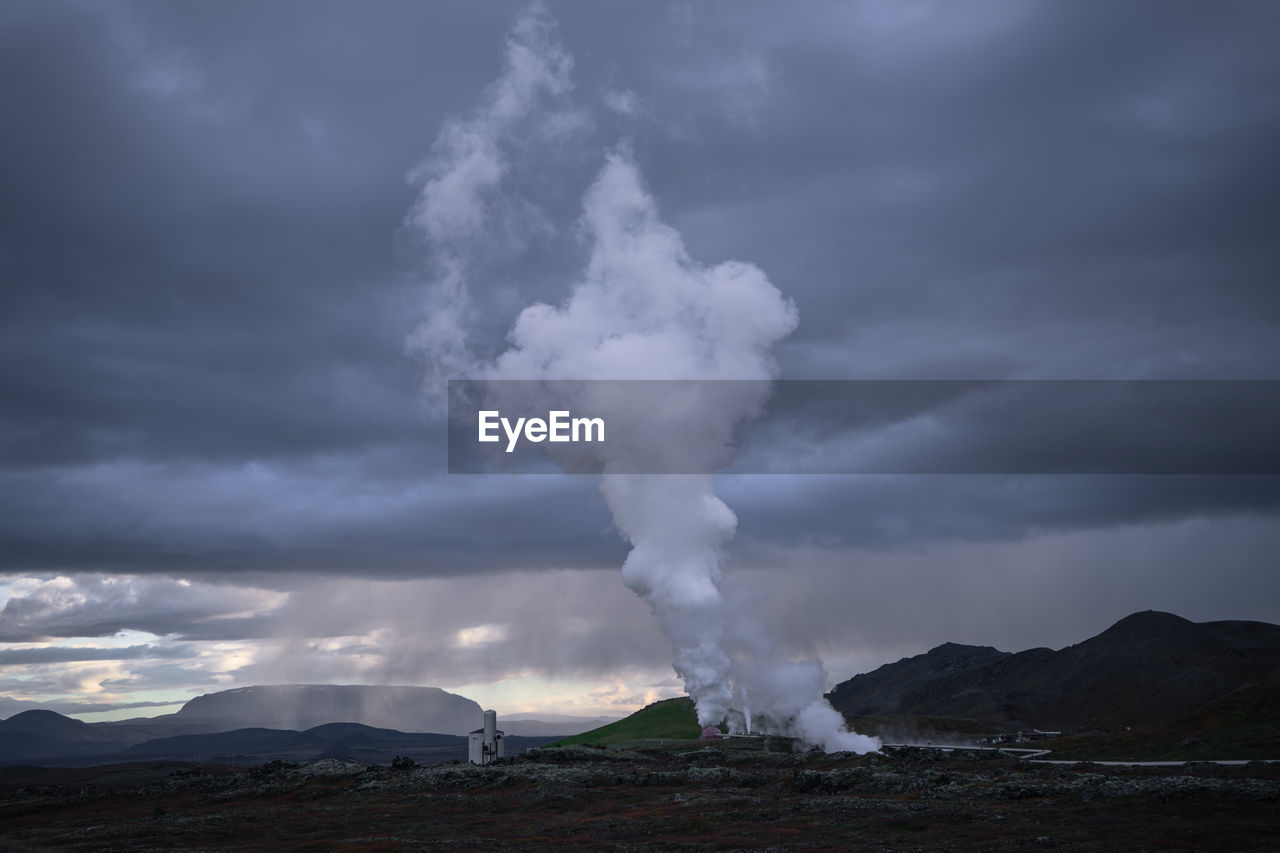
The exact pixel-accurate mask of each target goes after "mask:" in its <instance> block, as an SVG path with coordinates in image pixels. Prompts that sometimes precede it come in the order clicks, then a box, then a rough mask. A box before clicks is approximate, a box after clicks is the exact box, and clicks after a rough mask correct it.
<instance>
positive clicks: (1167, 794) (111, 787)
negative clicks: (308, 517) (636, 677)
mask: <svg viewBox="0 0 1280 853" xmlns="http://www.w3.org/2000/svg"><path fill="white" fill-rule="evenodd" d="M399 764H400V766H399V767H397V768H396V769H392V768H389V767H385V766H369V765H365V764H360V763H356V762H348V761H341V760H336V759H327V760H324V761H320V762H316V763H311V764H301V763H290V762H274V763H270V764H266V765H262V766H260V767H256V768H252V769H247V770H245V769H241V770H238V771H237V770H232V769H231V768H227V767H224V766H214V765H195V764H173V763H155V764H133V765H123V766H116V767H98V768H81V769H75V770H53V769H47V768H45V769H32V768H28V769H21V768H10V769H7V770H4V771H0V827H2V829H0V835H3V839H2V840H0V850H27V849H31V850H44V849H56V850H86V851H89V850H92V851H98V850H104V849H131V850H160V849H184V850H225V849H262V850H328V849H360V850H401V849H417V848H420V847H423V846H431V847H437V846H438V847H446V848H448V849H457V850H493V849H543V848H547V847H551V846H556V847H560V848H569V849H627V850H667V849H672V848H687V849H700V848H702V849H747V850H759V849H781V848H786V849H812V850H844V849H876V850H920V849H928V850H938V849H984V850H1025V849H1055V848H1056V849H1084V850H1115V849H1126V850H1167V849H1168V850H1171V849H1188V848H1194V849H1221V850H1233V851H1238V850H1275V849H1278V848H1280V820H1278V819H1277V815H1278V814H1280V767H1277V766H1275V765H1267V764H1261V763H1253V764H1249V765H1242V766H1233V767H1225V766H1215V765H1208V764H1199V765H1197V764H1192V765H1187V766H1184V767H1110V766H1108V767H1103V766H1098V765H1090V764H1080V765H1048V764H1031V763H1027V762H1026V761H1022V760H1019V759H1017V758H1014V757H1010V756H1008V755H1005V754H1002V753H999V752H994V751H956V752H944V751H941V750H934V749H921V748H908V749H902V750H898V751H895V752H891V753H889V754H886V755H876V754H873V755H866V756H853V755H848V754H836V755H823V754H820V753H797V752H768V751H760V750H742V749H735V748H733V746H732V745H731V744H725V745H716V746H704V747H700V748H693V749H689V748H688V746H687V745H686V747H685V748H684V749H683V750H681V749H671V750H660V749H634V750H620V751H618V750H604V749H594V748H587V747H572V748H557V749H544V750H537V751H533V752H531V753H528V754H526V755H523V756H520V757H518V758H514V759H506V760H504V761H502V762H500V763H498V764H496V765H493V766H489V767H483V768H482V767H473V766H470V765H466V764H440V765H432V766H427V767H407V766H405V765H404V763H399Z"/></svg>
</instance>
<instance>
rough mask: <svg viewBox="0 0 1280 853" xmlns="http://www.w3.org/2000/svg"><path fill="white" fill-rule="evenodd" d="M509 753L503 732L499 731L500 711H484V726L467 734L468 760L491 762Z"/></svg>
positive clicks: (480, 762) (474, 762) (483, 762)
mask: <svg viewBox="0 0 1280 853" xmlns="http://www.w3.org/2000/svg"><path fill="white" fill-rule="evenodd" d="M506 754H507V750H506V745H505V744H504V743H503V737H502V732H500V731H498V712H497V711H485V712H484V727H483V728H479V729H476V730H475V731H473V732H472V733H471V734H470V735H468V736H467V760H468V761H470V762H471V763H472V764H489V763H491V762H493V760H494V759H495V758H502V757H503V756H505V755H506Z"/></svg>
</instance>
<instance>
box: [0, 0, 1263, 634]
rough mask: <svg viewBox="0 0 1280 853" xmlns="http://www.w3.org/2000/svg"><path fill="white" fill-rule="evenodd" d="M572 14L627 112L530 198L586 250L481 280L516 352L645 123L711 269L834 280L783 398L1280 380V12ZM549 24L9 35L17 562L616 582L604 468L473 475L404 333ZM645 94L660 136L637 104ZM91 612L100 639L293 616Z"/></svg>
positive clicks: (6, 555) (319, 12)
mask: <svg viewBox="0 0 1280 853" xmlns="http://www.w3.org/2000/svg"><path fill="white" fill-rule="evenodd" d="M550 8H551V12H552V13H553V14H554V15H555V16H556V17H557V18H558V19H559V25H560V30H561V33H562V37H563V41H564V43H565V45H566V48H567V49H568V50H569V51H570V52H571V53H573V54H574V57H575V62H576V66H575V71H574V75H573V77H574V80H575V84H576V87H577V88H576V91H575V93H574V98H575V99H577V103H579V104H580V105H584V106H586V107H589V108H590V110H591V115H592V121H591V123H590V124H589V126H586V127H585V128H584V129H583V131H582V135H581V136H580V138H578V139H577V140H576V141H575V142H573V143H572V144H569V145H566V147H565V149H564V150H563V151H559V152H557V154H556V157H555V158H554V159H553V160H552V161H548V164H547V166H546V168H545V169H544V170H542V171H540V172H537V173H536V174H537V175H538V177H537V178H536V179H528V180H529V181H530V183H529V184H528V185H527V186H524V185H522V186H521V187H520V189H521V191H522V192H526V193H527V194H529V195H530V196H531V197H532V196H536V197H537V198H538V201H539V203H540V204H541V205H542V212H543V213H544V214H545V215H546V216H547V218H548V219H549V220H550V221H553V222H555V223H557V224H558V230H556V231H554V232H553V233H549V234H548V235H547V236H546V239H545V241H533V242H532V243H529V244H528V245H526V246H524V248H523V250H521V251H518V252H517V251H514V250H510V249H509V247H507V248H503V249H495V251H494V252H493V253H492V256H491V257H487V258H484V259H482V260H483V264H482V268H481V271H482V273H483V275H479V276H477V277H476V282H475V286H474V297H475V299H476V302H477V312H478V314H479V324H480V329H481V332H482V334H483V335H484V336H486V339H485V340H484V341H482V342H481V345H482V348H484V347H491V346H493V345H496V344H497V343H498V342H499V341H500V338H501V335H502V334H504V333H505V331H506V329H507V328H508V327H509V325H510V322H511V320H512V319H513V318H514V317H515V315H516V314H517V313H518V311H519V310H520V308H522V307H523V306H524V305H526V304H528V303H529V302H531V301H533V300H534V299H546V300H550V301H552V302H555V301H557V300H559V299H561V298H563V297H564V296H565V294H566V293H567V291H568V286H569V283H570V282H571V281H572V280H573V278H574V276H576V275H577V273H578V271H579V269H580V264H581V260H582V251H583V247H582V246H581V245H580V243H578V242H577V237H576V234H575V231H574V228H573V220H574V219H575V218H576V216H577V215H578V211H579V198H580V196H581V192H582V190H583V188H585V186H586V184H587V182H588V181H589V180H590V177H591V175H592V174H593V173H594V171H595V170H596V169H597V168H598V167H599V164H600V159H601V157H602V153H601V152H602V150H603V146H605V145H611V144H614V143H615V142H616V140H617V139H618V138H619V137H620V136H622V135H623V134H626V135H629V136H630V138H631V139H632V141H633V145H634V148H635V151H636V154H637V159H638V160H639V161H640V162H641V164H642V165H643V167H644V170H645V173H646V176H647V177H648V179H649V181H650V183H651V185H652V189H653V191H654V194H655V196H656V197H657V198H658V200H659V204H660V205H661V208H662V211H663V214H664V216H666V217H667V218H668V219H670V220H671V221H672V222H673V223H675V224H676V225H678V226H679V227H680V228H681V230H682V233H683V235H684V237H685V240H686V242H687V244H688V246H689V249H690V252H691V254H692V255H693V256H694V257H695V258H698V259H700V260H704V261H707V262H716V261H718V260H720V259H722V258H728V257H736V258H742V259H746V260H751V261H753V262H755V263H757V264H759V265H760V266H761V267H762V268H763V269H764V270H765V271H767V272H768V274H769V276H770V278H771V280H773V281H774V282H775V283H777V284H778V285H779V287H780V288H781V289H782V290H783V291H784V292H785V293H786V294H787V295H788V296H790V297H792V298H794V299H795V300H796V302H797V305H798V307H799V311H800V317H801V325H800V327H799V329H798V330H797V332H796V333H795V334H794V335H793V336H792V338H791V339H789V340H788V342H787V343H785V344H784V346H783V347H782V348H781V350H780V360H781V364H782V367H783V372H784V375H785V376H787V377H791V378H803V377H810V376H837V377H850V376H862V377H888V378H900V377H923V378H939V377H960V378H990V377H1071V378H1079V377H1091V378H1099V377H1100V378H1135V377H1214V378H1238V377H1266V378H1273V377H1274V376H1275V375H1276V370H1277V366H1280V360H1278V359H1277V355H1278V352H1280V348H1278V347H1277V344H1276V343H1275V341H1276V339H1277V338H1276V335H1275V328H1276V325H1277V322H1280V291H1277V289H1276V288H1275V287H1274V282H1275V281H1276V280H1280V258H1278V256H1277V249H1276V248H1275V241H1274V239H1273V236H1272V235H1274V234H1275V233H1276V232H1277V230H1278V228H1280V215H1278V207H1277V204H1278V203H1277V199H1280V184H1278V183H1277V181H1278V180H1280V178H1277V174H1280V173H1277V171H1276V170H1275V169H1274V168H1272V167H1271V160H1272V158H1273V155H1272V154H1271V151H1272V150H1273V149H1274V146H1275V143H1276V142H1277V141H1278V140H1280V101H1278V100H1277V95H1276V94H1275V93H1276V87H1275V86H1274V81H1275V80H1276V79H1277V78H1278V77H1280V60H1278V59H1277V58H1276V56H1275V52H1274V49H1273V45H1272V43H1271V42H1272V39H1271V38H1270V34H1271V33H1274V32H1275V31H1276V25H1277V24H1278V23H1280V20H1278V18H1280V12H1277V11H1276V10H1275V9H1274V8H1273V7H1270V6H1267V5H1262V4H1250V3H1238V4H1236V3H1221V4H1212V5H1210V4H1187V3H1161V4H1158V5H1151V4H1142V3H1125V4H1120V5H1115V4H1112V5H1110V6H1107V7H1105V8H1104V7H1094V6H1090V5H1079V4H1072V5H1067V4H1055V5H1051V4H1023V3H981V4H976V5H972V6H968V7H966V9H965V10H964V12H963V13H962V14H961V13H955V12H953V13H951V14H947V13H946V11H947V10H946V8H945V7H939V8H937V9H935V8H932V7H931V6H930V5H929V4H925V5H923V6H918V5H908V4H898V3H870V4H825V3H813V4H799V5H798V6H789V7H788V8H787V9H785V10H784V9H782V8H781V7H779V6H776V5H773V4H766V3H734V4H689V5H687V6H686V5H684V4H670V5H668V6H666V7H655V6H653V5H652V4H633V5H626V6H620V5H617V4H609V5H605V4H564V5H557V4H552V5H551V7H550ZM921 10H931V11H932V14H925V13H924V12H922V11H921ZM517 11H518V6H517V5H515V4H508V5H503V4H470V5H467V6H465V7H464V6H449V7H445V6H437V5H432V4H418V3H388V4H382V5H380V7H379V10H378V13H377V14H367V13H364V12H362V11H360V10H358V9H357V8H356V7H354V6H350V5H345V4H311V3H307V4H302V3H283V2H280V3H270V4H260V3H200V4H191V3H186V4H171V3H137V4H115V5H111V6H97V5H89V4H74V3H40V4H37V3H26V4H11V5H10V6H9V7H7V9H6V11H5V12H4V13H0V98H2V99H3V102H4V103H5V104H6V110H5V111H4V112H3V114H0V163H3V166H2V167H0V276H3V278H4V280H5V282H6V287H4V288H3V291H0V399H2V400H3V414H2V415H0V465H2V466H3V468H2V469H0V568H2V569H3V570H5V571H9V572H22V571H121V572H158V573H171V574H174V575H186V574H190V575H195V574H200V573H208V574H218V573H222V574H227V573H241V574H244V573H254V572H257V573H262V574H269V573H272V572H277V571H288V572H294V573H309V572H323V573H329V574H348V573H349V574H359V575H361V576H378V577H398V576H419V575H448V574H459V573H463V572H470V571H476V570H483V569H508V568H512V567H526V568H556V567H572V566H578V567H582V566H605V565H615V564H617V563H618V562H619V561H620V559H621V556H622V553H623V547H624V546H623V543H622V542H621V540H620V539H619V537H618V536H617V535H616V534H615V533H613V532H612V531H611V524H610V522H609V520H608V516H607V514H606V513H605V511H604V508H603V506H602V504H601V502H600V501H599V499H598V497H597V496H596V495H595V494H594V493H593V487H592V486H591V484H590V483H587V482H583V481H572V482H569V483H564V482H560V481H557V480H555V479H554V478H548V479H546V480H532V479H526V480H522V481H521V482H519V483H518V484H512V483H511V482H510V481H508V480H503V479H487V480H482V479H469V478H468V479H464V480H460V479H459V478H449V477H446V476H444V475H443V473H442V472H443V467H444V450H443V432H442V429H441V427H440V425H439V424H438V423H437V422H436V421H432V420H429V419H428V420H427V421H426V422H424V420H423V417H422V412H421V410H420V407H419V403H418V400H417V397H418V389H417V369H418V368H417V366H415V365H414V364H413V362H412V360H410V359H409V358H407V357H405V355H404V353H403V342H404V339H405V337H406V335H407V334H408V333H409V332H410V330H412V329H413V328H414V326H415V325H416V324H417V323H418V322H419V320H420V319H421V313H422V284H423V282H422V281H421V280H420V279H422V278H423V277H425V276H426V275H427V274H426V273H424V272H422V270H423V269H424V266H423V259H422V250H423V247H422V246H421V245H419V243H418V241H417V240H416V239H415V238H414V235H412V234H411V233H407V232H406V230H405V229H404V228H403V227H402V220H403V217H404V215H405V213H406V211H407V210H408V209H409V208H410V205H411V203H412V200H413V197H414V188H412V187H410V186H409V185H408V184H407V183H406V182H405V179H404V176H405V174H406V172H407V171H408V170H409V169H411V168H412V167H413V166H414V165H415V164H417V163H418V162H420V161H421V160H422V158H423V157H424V155H425V154H426V153H427V152H428V150H429V149H430V145H431V140H432V139H433V138H434V137H435V135H436V133H437V132H438V130H439V128H440V127H441V125H442V123H443V122H444V120H445V119H446V117H448V116H465V115H466V114H468V112H469V111H470V110H471V109H472V108H473V105H474V104H475V103H476V101H477V99H478V98H479V96H480V93H481V92H482V90H483V88H484V87H485V86H486V85H487V84H488V83H489V81H491V80H492V79H493V78H494V77H495V75H496V73H497V69H498V67H499V62H500V49H501V38H502V33H503V32H504V30H505V29H506V27H507V26H508V24H509V22H510V21H511V19H512V17H513V15H514V14H515V13H516V12H517ZM610 92H612V93H615V95H616V94H617V93H631V95H632V96H633V97H632V98H631V100H629V101H628V100H626V99H625V98H623V99H621V100H619V99H618V98H615V99H614V102H615V103H617V104H625V105H629V109H630V111H631V114H630V115H624V114H621V113H619V112H616V111H610V110H609V109H606V108H602V107H600V106H599V101H600V99H601V98H602V97H603V96H604V95H606V94H607V93H610ZM624 112H625V111H624ZM540 153H541V152H538V151H534V150H532V149H531V153H529V154H528V155H527V156H530V157H534V156H540ZM1043 414H1045V415H1046V416H1047V413H1043ZM763 452H765V453H766V454H767V452H768V449H767V448H765V449H764V451H763ZM728 488H729V498H728V499H729V502H730V504H731V505H733V506H734V508H735V509H736V510H737V511H738V513H739V516H740V518H741V521H742V524H741V536H742V537H743V539H742V543H743V547H744V548H745V547H748V546H750V547H756V546H760V545H767V544H769V543H776V542H784V543H794V542H797V541H801V542H803V541H822V542H827V543H831V544H840V543H844V544H863V543H872V544H885V543H889V542H899V543H901V542H911V541H917V540H921V539H930V538H946V537H961V538H977V539H981V538H988V537H990V538H1020V537H1022V536H1026V535H1030V534H1031V533H1033V532H1034V531H1038V530H1044V529H1053V528H1064V529H1080V528H1087V527H1105V526H1111V525H1117V524H1126V523H1132V522H1136V521H1146V520H1155V519H1175V518H1180V517H1188V516H1197V515H1217V514H1222V513H1227V512H1240V511H1247V512H1266V511H1274V509H1275V504H1276V490H1275V488H1274V487H1273V486H1271V485H1270V484H1269V483H1267V482H1263V481H1258V480H1252V481H1246V480H1238V479H1237V480H1226V479H1221V478H1219V479H1213V480H1209V479H1201V480H1194V481H1193V480H1189V479H1180V480H1162V481H1152V480H1144V479H1141V478H1128V479H1123V480H1108V481H1106V482H1099V481H1097V480H1092V479H1087V478H1085V479H1081V478H1061V479H1035V480H1033V481H1026V480H1017V479H1003V478H989V479H983V480H974V479H967V480H966V479H961V480H947V479H940V480H920V479H906V480H901V481H885V480H881V479H858V480H844V481H826V480H823V479H821V478H812V479H802V480H799V481H784V480H766V481H764V482H762V483H759V484H755V485H738V486H735V485H729V486H728ZM175 612H176V611H175ZM82 615H83V618H81V617H79V616H78V617H77V618H76V619H74V620H72V622H71V623H68V625H67V627H66V628H65V630H67V631H71V630H74V631H89V632H109V631H111V630H114V629H115V628H116V627H119V626H124V625H143V624H145V625H148V626H150V627H147V628H146V630H155V631H156V632H157V633H171V632H184V631H185V632H186V633H187V634H189V635H191V636H201V637H210V636H213V635H214V634H216V633H218V631H219V630H225V631H226V632H228V635H229V636H259V635H260V632H261V631H262V630H263V624H262V623H259V622H245V621H243V620H241V621H238V622H237V621H236V619H233V618H231V617H226V616H225V615H223V616H221V617H218V618H220V619H224V620H225V621H217V620H216V619H215V614H204V617H206V621H202V622H199V623H198V625H195V626H193V625H191V624H188V625H187V626H186V627H185V628H184V627H183V626H182V624H181V623H182V621H183V618H184V617H182V616H179V615H173V616H168V615H164V607H163V606H158V607H157V610H156V613H155V614H154V616H151V615H146V614H141V613H134V614H133V615H131V616H129V618H128V619H124V620H121V619H120V618H117V617H116V616H115V615H112V614H108V613H105V612H104V614H102V615H101V616H91V614H87V613H86V614H82ZM9 624H11V625H12V624H16V623H12V622H10V623H9ZM211 626H220V627H217V628H215V627H211ZM32 630H34V629H32ZM40 630H41V631H44V630H54V628H53V627H48V628H46V627H42V628H40ZM57 630H64V629H57ZM12 632H13V633H12V634H11V636H14V637H17V636H31V634H30V632H29V631H27V629H26V628H22V627H21V626H19V627H17V628H13V629H12ZM59 635H63V634H59Z"/></svg>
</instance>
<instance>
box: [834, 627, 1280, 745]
mask: <svg viewBox="0 0 1280 853" xmlns="http://www.w3.org/2000/svg"><path fill="white" fill-rule="evenodd" d="M1277 676H1280V626H1277V625H1271V624H1268V623H1265V622H1243V621H1227V622H1202V623H1196V622H1190V621H1188V620H1186V619H1182V618H1180V617H1178V616H1174V615H1172V614H1169V613H1160V612H1156V611H1150V610H1149V611H1145V612H1142V613H1135V614H1133V615H1131V616H1127V617H1125V618H1124V619H1121V620H1120V621H1119V622H1117V623H1116V624H1114V625H1112V626H1111V627H1110V628H1108V629H1107V630H1106V631H1103V632H1102V633H1101V634H1099V635H1097V636H1096V637H1092V638H1090V639H1088V640H1085V641H1084V642H1081V643H1077V644H1076V645H1073V646H1068V647H1066V648H1064V649H1060V650H1058V651H1053V650H1051V649H1045V648H1039V649H1030V650H1028V651H1024V652H1019V653H1017V654H1011V653H1009V652H1001V651H997V650H996V649H993V648H989V647H985V646H965V645H958V644H955V643H947V644H944V645H941V646H938V647H937V648H935V649H932V650H930V651H929V652H927V653H925V654H922V655H916V656H915V657H911V658H905V659H903V660H900V661H898V662H897V663H891V664H886V665H885V666H882V667H880V668H879V669H877V670H875V671H874V672H870V673H866V674H864V675H858V676H855V677H854V678H851V679H849V680H848V681H845V682H843V683H841V684H839V685H837V686H836V688H835V689H834V690H833V691H832V692H831V693H830V694H828V698H829V699H830V700H831V703H832V705H834V706H835V707H836V708H837V709H838V710H840V711H841V712H843V713H844V714H845V715H846V716H850V717H913V716H914V717H937V718H952V719H963V720H970V721H977V722H981V723H984V724H989V725H993V726H1000V727H1009V726H1016V727H1035V728H1041V729H1052V730H1061V731H1081V730H1096V729H1117V728H1123V727H1135V728H1154V727H1160V726H1168V725H1170V724H1172V723H1174V722H1175V721H1177V720H1179V719H1182V718H1184V717H1187V716H1188V715H1190V714H1192V713H1193V712H1195V711H1197V710H1198V709H1200V708H1203V707H1204V706H1205V705H1207V704H1208V703H1210V702H1214V701H1216V700H1221V699H1223V698H1225V697H1227V696H1230V695H1232V694H1234V693H1236V692H1237V691H1240V690H1243V689H1246V688H1249V687H1250V686H1252V685H1256V684H1260V683H1263V682H1265V681H1268V680H1269V679H1272V678H1275V677H1277Z"/></svg>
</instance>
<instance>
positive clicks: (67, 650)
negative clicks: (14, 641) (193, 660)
mask: <svg viewBox="0 0 1280 853" xmlns="http://www.w3.org/2000/svg"><path fill="white" fill-rule="evenodd" d="M189 657H194V651H193V649H192V648H191V646H152V645H146V644H139V645H136V646H126V647H124V648H115V649H112V648H97V647H92V646H44V647H43V648H37V649H0V667H3V666H29V665H32V664H48V663H70V662H74V661H93V660H140V659H147V658H189Z"/></svg>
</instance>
